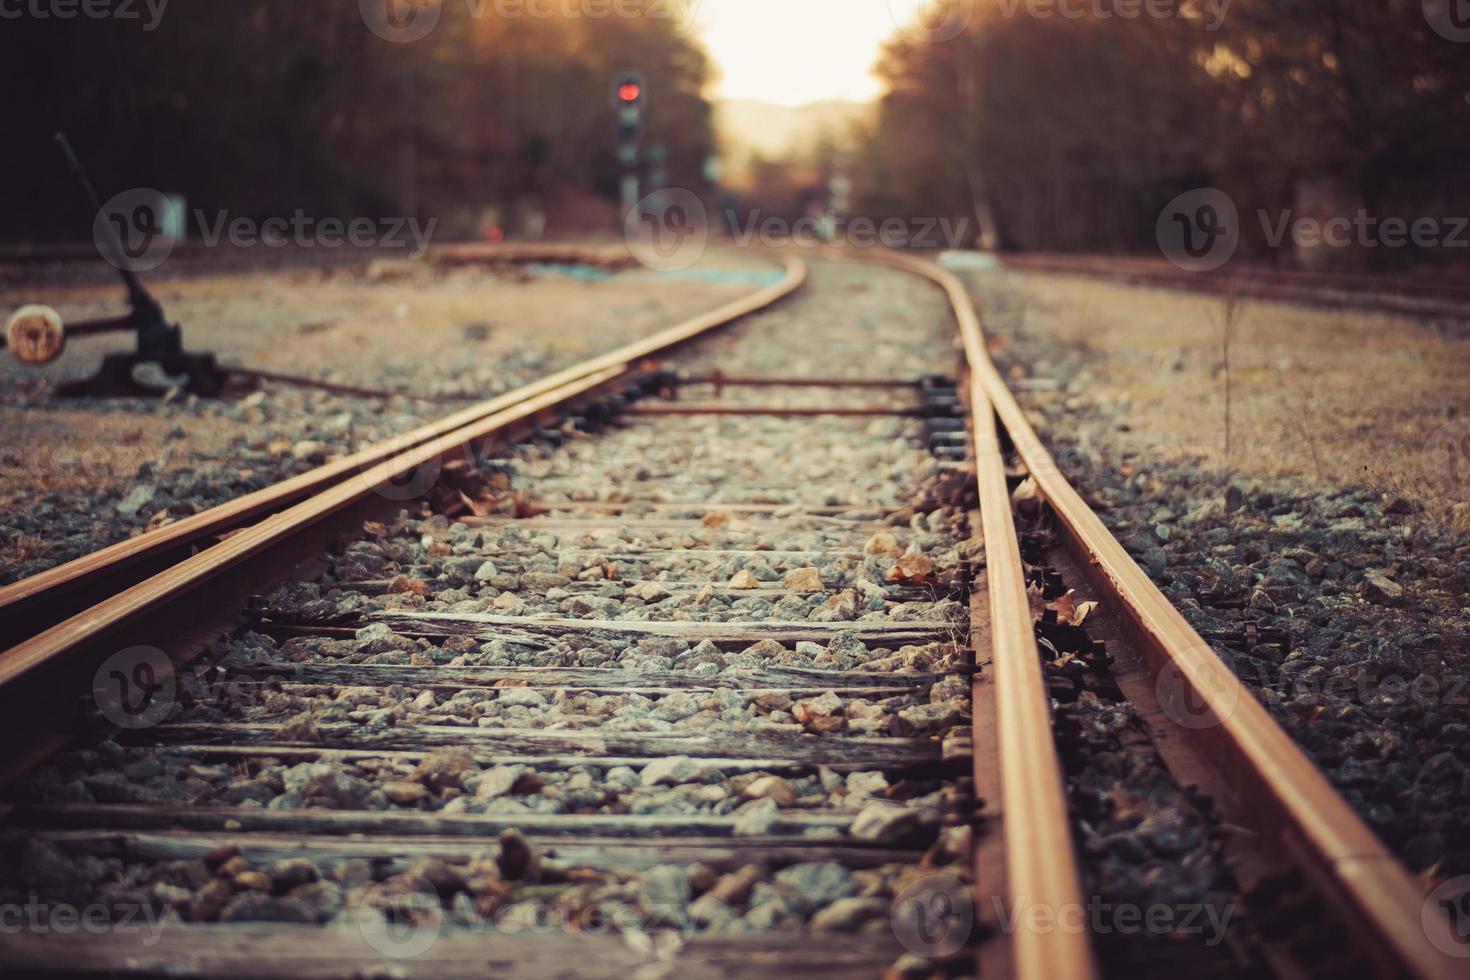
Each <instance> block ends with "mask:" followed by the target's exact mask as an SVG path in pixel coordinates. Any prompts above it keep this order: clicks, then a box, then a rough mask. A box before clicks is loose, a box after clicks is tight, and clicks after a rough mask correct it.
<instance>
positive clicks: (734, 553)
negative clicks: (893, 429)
mask: <svg viewBox="0 0 1470 980" xmlns="http://www.w3.org/2000/svg"><path fill="white" fill-rule="evenodd" d="M608 544H609V545H612V544H615V542H611V541H610V542H608ZM556 555H557V556H563V555H565V556H567V557H570V558H605V559H607V560H608V561H621V562H638V561H653V560H656V559H660V558H687V559H689V560H690V561H724V560H725V559H727V558H776V559H781V560H785V559H788V558H790V559H796V560H808V559H809V560H812V561H833V560H836V559H841V558H849V559H852V560H853V561H861V560H862V559H863V558H864V557H865V556H864V555H863V546H862V544H853V545H851V546H850V547H846V548H804V549H801V550H786V551H780V550H777V549H775V548H701V547H699V546H695V547H693V548H626V547H625V548H616V547H608V548H588V547H579V548H562V547H558V548H557V549H556ZM485 557H486V559H488V560H492V561H494V562H495V565H496V567H500V566H502V565H503V566H506V567H514V566H515V565H516V564H517V561H516V560H517V559H522V558H548V557H551V555H550V554H549V553H548V552H547V551H546V549H544V548H496V549H495V550H494V551H493V552H490V553H487V554H486V555H485Z"/></svg>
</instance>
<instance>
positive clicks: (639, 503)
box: [524, 498, 899, 523]
mask: <svg viewBox="0 0 1470 980" xmlns="http://www.w3.org/2000/svg"><path fill="white" fill-rule="evenodd" d="M524 506H525V510H526V511H528V512H530V513H536V514H541V513H555V512H567V513H585V512H588V511H594V512H597V511H601V512H606V513H622V512H624V511H629V510H634V511H643V510H650V511H654V512H658V513H676V514H677V513H690V514H705V513H716V514H718V513H727V514H774V513H776V512H781V513H783V514H786V513H789V514H790V515H791V516H793V517H806V516H811V517H827V518H831V519H833V520H850V521H853V522H854V523H861V522H863V521H869V520H872V518H870V517H861V518H848V517H843V516H842V515H844V514H877V515H879V517H880V518H881V517H884V516H887V515H889V514H896V513H899V511H898V509H897V508H894V507H889V506H878V507H857V506H851V505H846V504H844V505H841V506H828V505H822V506H810V507H809V506H806V505H804V504H799V503H795V504H794V503H771V502H757V501H750V500H735V501H728V502H721V501H717V500H650V499H648V498H630V499H627V500H534V501H530V502H528V503H527V504H525V505H524Z"/></svg>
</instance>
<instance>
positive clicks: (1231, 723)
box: [877, 254, 1464, 978]
mask: <svg viewBox="0 0 1470 980" xmlns="http://www.w3.org/2000/svg"><path fill="white" fill-rule="evenodd" d="M877 258H878V260H879V261H882V262H884V263H886V264H889V265H892V266H896V267H899V268H903V269H907V270H908V271H910V272H914V273H916V274H918V275H921V276H924V277H925V278H928V279H930V280H931V281H933V282H934V283H936V284H937V285H939V286H940V287H941V288H942V289H944V291H945V292H946V293H947V294H948V296H949V299H950V302H951V304H952V305H953V307H954V309H955V313H956V316H957V317H958V318H959V320H960V325H961V330H962V332H963V334H964V336H965V349H966V354H967V356H968V357H969V359H970V368H971V371H972V372H973V376H974V379H975V386H976V388H977V389H978V390H979V391H980V392H982V393H983V395H984V397H985V399H986V400H987V401H988V403H989V404H990V405H992V406H994V409H995V412H996V414H997V415H998V417H999V419H1000V422H1001V425H1002V427H1003V428H1004V430H1005V432H1006V433H1007V435H1009V437H1010V440H1011V443H1012V445H1013V446H1014V448H1015V450H1016V452H1017V454H1018V455H1019V456H1020V458H1021V461H1022V462H1023V463H1024V464H1025V465H1026V468H1027V469H1028V470H1029V471H1030V474H1031V476H1032V477H1033V478H1034V479H1035V480H1036V483H1037V486H1038V489H1039V490H1040V493H1041V495H1042V496H1043V497H1044V498H1045V500H1046V501H1047V503H1048V504H1049V505H1050V506H1051V509H1052V511H1053V512H1054V513H1055V515H1056V517H1057V520H1058V521H1059V522H1060V525H1061V530H1062V532H1063V534H1062V536H1063V538H1064V539H1065V544H1066V546H1067V547H1068V550H1070V551H1072V552H1073V554H1074V557H1075V558H1076V560H1077V563H1078V565H1079V566H1080V567H1082V568H1084V569H1086V570H1087V574H1088V575H1089V577H1090V580H1091V584H1092V586H1093V587H1094V588H1095V589H1096V590H1097V591H1098V594H1099V595H1101V596H1102V597H1103V598H1104V606H1105V608H1106V609H1107V610H1108V612H1109V613H1111V614H1112V615H1113V617H1114V618H1115V619H1116V620H1117V622H1118V623H1119V625H1120V626H1121V627H1122V628H1123V630H1124V632H1125V635H1127V637H1128V639H1129V640H1130V641H1131V642H1133V643H1134V644H1135V645H1136V646H1137V648H1138V649H1139V650H1140V651H1141V652H1142V653H1143V655H1144V657H1145V659H1146V660H1147V662H1148V664H1149V666H1150V668H1151V670H1152V671H1153V672H1154V674H1155V676H1156V677H1158V676H1159V675H1160V674H1161V673H1162V672H1167V673H1165V674H1164V677H1165V681H1166V683H1167V684H1168V685H1169V686H1170V687H1171V688H1177V690H1178V693H1179V695H1180V696H1181V697H1184V698H1189V699H1191V700H1192V702H1193V703H1194V704H1198V705H1201V706H1204V709H1205V717H1206V718H1208V719H1209V721H1210V722H1211V723H1210V724H1207V725H1204V726H1202V727H1199V728H1197V729H1195V730H1193V731H1192V732H1191V734H1192V735H1193V736H1195V737H1197V738H1198V739H1200V740H1201V741H1202V743H1203V744H1204V745H1205V746H1206V747H1207V748H1208V749H1209V751H1210V752H1211V757H1212V758H1213V759H1214V760H1216V766H1217V768H1218V771H1219V772H1220V775H1221V776H1222V778H1223V779H1224V780H1225V782H1226V783H1227V784H1228V785H1229V786H1230V787H1231V788H1232V789H1233V790H1234V791H1235V792H1236V793H1237V794H1239V796H1240V798H1241V800H1242V803H1243V808H1242V809H1243V813H1244V815H1245V816H1246V818H1248V819H1250V820H1251V822H1252V824H1253V826H1252V828H1251V829H1253V830H1255V831H1257V832H1258V833H1260V834H1261V835H1262V836H1263V837H1264V838H1265V839H1267V840H1271V841H1274V842H1275V843H1276V844H1277V846H1278V847H1280V848H1281V849H1282V851H1283V852H1284V853H1287V854H1290V855H1291V856H1293V857H1294V858H1295V859H1296V860H1297V861H1298V862H1299V863H1300V865H1301V867H1302V868H1303V870H1304V871H1305V872H1306V873H1307V875H1308V877H1309V879H1310V880H1311V881H1312V883H1313V885H1314V886H1315V888H1316V889H1317V891H1318V892H1319V893H1320V894H1324V895H1326V896H1328V897H1329V898H1330V899H1331V900H1332V909H1333V911H1335V912H1337V913H1338V914H1340V915H1343V916H1344V917H1345V918H1346V919H1347V924H1348V925H1349V926H1350V927H1351V928H1352V930H1353V931H1352V932H1351V933H1350V935H1351V936H1352V937H1354V938H1355V939H1356V940H1358V941H1359V943H1360V944H1361V945H1362V946H1363V948H1364V950H1365V951H1366V952H1367V953H1368V954H1369V956H1370V957H1371V959H1372V965H1373V967H1374V969H1375V972H1376V973H1377V974H1378V975H1381V976H1413V977H1421V978H1431V977H1451V976H1463V972H1462V970H1463V965H1464V964H1463V961H1457V960H1454V959H1452V958H1451V957H1450V956H1449V955H1448V954H1446V953H1443V952H1441V950H1444V949H1453V948H1455V943H1454V939H1453V936H1452V935H1451V926H1450V923H1449V920H1448V919H1447V918H1445V917H1443V916H1441V915H1438V914H1435V913H1425V912H1424V901H1425V897H1426V894H1427V891H1428V889H1427V888H1426V887H1422V886H1421V885H1420V884H1418V883H1416V881H1415V879H1414V878H1413V877H1411V875H1410V874H1409V872H1408V871H1407V870H1406V869H1405V868H1404V867H1403V866H1402V865H1401V864H1400V863H1399V862H1398V861H1397V860H1396V859H1395V858H1394V856H1393V854H1392V853H1391V852H1390V851H1389V850H1388V848H1387V847H1386V846H1385V845H1384V844H1383V842H1382V841H1380V840H1379V839H1378V838H1377V836H1375V835H1374V834H1373V832H1372V831H1371V830H1370V829H1369V828H1368V826H1367V825H1366V824H1365V823H1363V821H1362V820H1361V819H1360V818H1359V817H1358V815H1357V814H1356V813H1354V812H1353V810H1352V808H1351V807H1350V806H1349V805H1348V804H1347V802H1346V801H1345V800H1344V799H1343V798H1342V797H1341V796H1340V795H1338V793H1337V791H1336V790H1335V789H1334V788H1333V787H1332V784H1331V783H1330V782H1328V780H1327V778H1326V777H1325V776H1323V775H1322V773H1321V772H1320V771H1319V770H1318V769H1317V767H1316V766H1315V765H1314V764H1313V763H1312V762H1311V760H1310V759H1308V758H1307V756H1306V754H1305V753H1303V752H1302V750H1301V749H1300V748H1298V747H1297V745H1296V743H1295V742H1293V741H1292V739H1291V737H1290V736H1289V735H1288V734H1287V733H1286V732H1285V730H1283V729H1282V728H1281V726H1280V725H1278V724H1277V723H1276V722H1275V720H1273V719H1272V718H1271V716H1270V714H1268V713H1267V711H1266V710H1265V708H1263V707H1262V706H1261V705H1260V704H1259V703H1258V702H1257V701H1256V700H1255V698H1254V697H1252V696H1251V694H1250V692H1249V691H1247V690H1246V688H1245V686H1244V685H1242V684H1241V683H1240V681H1239V680H1238V679H1237V678H1236V677H1235V675H1234V674H1233V673H1232V672H1231V670H1230V669H1229V667H1227V666H1226V665H1225V663H1224V662H1223V661H1222V660H1221V659H1220V658H1219V656H1218V655H1217V654H1216V653H1215V652H1214V650H1213V649H1212V648H1211V647H1210V645H1209V644H1208V643H1207V642H1206V641H1205V640H1204V639H1203V638H1202V637H1201V636H1200V635H1199V633H1197V632H1196V631H1195V630H1194V628H1193V627H1191V626H1190V625H1189V623H1188V621H1186V620H1185V619H1184V617H1183V616H1182V615H1181V614H1180V613H1179V611H1178V610H1176V609H1175V608H1174V606H1173V604H1172V603H1170V602H1169V600H1168V598H1167V597H1166V596H1165V595H1164V594H1163V592H1161V591H1160V590H1159V588H1158V587H1157V586H1156V585H1154V583H1153V582H1152V581H1151V580H1150V579H1149V578H1148V575H1147V574H1146V573H1145V572H1144V571H1143V569H1141V568H1140V567H1139V566H1138V564H1137V563H1136V562H1135V561H1134V560H1133V558H1132V557H1131V556H1130V555H1129V554H1128V552H1127V551H1126V550H1125V549H1124V548H1123V546H1122V545H1121V544H1120V543H1119V542H1118V540H1117V538H1116V537H1114V536H1113V534H1112V532H1110V531H1109V530H1108V529H1107V527H1106V525H1104V524H1103V522H1102V520H1101V519H1100V518H1099V517H1098V516H1097V514H1096V513H1094V511H1093V510H1092V508H1091V507H1089V506H1088V505H1087V503H1086V501H1084V500H1083V499H1082V497H1081V495H1080V494H1078V493H1077V491H1076V490H1075V489H1073V487H1072V486H1071V484H1070V483H1068V481H1067V479H1066V477H1065V476H1064V475H1063V474H1062V473H1061V471H1060V470H1059V469H1058V468H1057V465H1056V462H1055V460H1054V459H1053V458H1052V456H1051V454H1050V453H1049V452H1048V451H1047V449H1046V447H1045V446H1044V445H1043V444H1042V442H1041V440H1040V438H1038V437H1037V435H1036V432H1035V430H1034V429H1033V428H1032V427H1031V424H1030V422H1029V421H1028V420H1027V418H1026V415H1025V412H1024V411H1023V410H1022V408H1021V405H1020V403H1019V402H1018V401H1017V400H1016V398H1015V396H1014V395H1013V394H1012V393H1011V391H1010V389H1009V387H1008V386H1007V385H1006V382H1005V379H1004V377H1002V375H1001V373H1000V372H999V370H997V368H996V367H995V365H994V364H993V363H992V362H991V360H990V358H989V356H988V355H987V354H986V352H985V347H984V343H983V335H982V334H981V332H980V321H979V316H978V314H977V313H976V311H975V305H974V302H973V300H972V299H971V298H970V295H969V292H968V291H967V290H966V288H965V286H964V284H963V283H962V282H961V281H960V280H959V279H958V277H956V276H955V275H953V274H952V273H950V272H948V271H946V270H944V269H941V268H939V267H938V266H936V265H933V264H932V263H929V262H924V261H919V260H916V259H912V258H909V257H907V256H900V255H888V254H884V255H882V256H878V257H877ZM980 428H983V425H982V426H980ZM978 443H979V439H978V438H977V445H978ZM991 544H992V542H991V541H990V540H989V539H988V535H987V541H986V545H987V554H988V552H989V548H990V545H991ZM992 615H994V612H993V613H992ZM997 659H999V658H998V657H997ZM1000 697H1001V698H1002V699H1004V697H1005V694H1004V692H1003V691H1002V692H1000ZM1002 703H1003V702H1002ZM1003 750H1004V746H1003ZM1006 809H1007V811H1008V812H1014V811H1013V810H1012V808H1011V807H1009V806H1007V808H1006ZM1030 816H1031V814H1030V813H1029V812H1028V813H1027V817H1028V818H1029V817H1030ZM1013 822H1017V821H1012V820H1007V821H1006V824H1007V829H1008V831H1009V825H1010V824H1011V823H1013ZM1051 846H1052V847H1053V848H1054V847H1055V843H1054V842H1053V844H1052V845H1051ZM1013 873H1014V872H1013ZM1012 889H1013V891H1014V890H1015V882H1014V881H1012Z"/></svg>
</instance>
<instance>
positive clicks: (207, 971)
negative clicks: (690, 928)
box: [0, 922, 904, 980]
mask: <svg viewBox="0 0 1470 980" xmlns="http://www.w3.org/2000/svg"><path fill="white" fill-rule="evenodd" d="M527 931H528V932H529V930H527ZM369 935H370V931H369V930H365V929H358V928H353V927H351V926H348V927H344V928H316V927H312V926H299V925H284V924H279V923H267V924H254V923H252V924H244V923H240V924H231V925H184V924H183V923H178V922H170V923H169V924H168V927H167V928H166V929H163V930H162V931H161V932H158V933H156V934H155V933H154V932H153V931H151V930H150V929H148V928H146V926H145V927H142V928H139V929H137V930H126V931H125V930H120V929H114V930H108V931H105V932H102V933H97V934H93V933H90V932H88V931H86V930H81V931H78V932H75V933H71V934H68V935H65V936H62V935H58V934H53V933H37V932H27V931H21V932H15V933H12V932H10V931H9V930H6V931H4V932H0V962H3V963H4V964H5V968H6V970H7V971H13V972H14V973H15V975H18V976H36V975H42V974H47V973H65V974H70V975H77V974H82V975H86V974H99V975H105V976H120V975H121V976H143V975H153V976H157V975H185V974H187V975H190V976H198V977H240V976H251V977H258V978H262V980H275V978H287V980H314V978H322V980H335V978H339V977H344V976H358V977H364V976H392V977H397V978H402V980H419V978H423V980H459V978H464V980H480V978H483V977H517V978H529V980H541V978H548V980H549V978H562V980H565V978H566V977H569V976H578V975H580V976H607V977H654V976H658V977H663V976H677V977H680V978H706V977H708V978H712V980H714V978H719V980H723V978H727V977H733V978H750V980H768V978H770V977H773V976H788V975H789V976H801V977H833V978H838V977H844V978H845V977H856V976H864V977H877V976H881V975H882V974H883V972H884V970H885V968H886V967H887V966H888V964H890V963H892V962H893V961H894V960H896V959H897V958H898V957H899V956H901V955H903V953H904V949H903V947H902V946H900V945H899V943H898V942H897V940H895V939H894V938H893V937H892V936H890V935H877V936H870V935H860V936H850V935H844V936H841V937H824V938H822V939H819V940H818V939H814V938H813V937H812V936H809V935H802V934H794V933H767V934H758V933H757V934H746V935H739V936H701V935H684V936H680V935H678V934H675V933H668V934H666V936H667V939H666V940H663V941H660V942H659V943H658V944H657V946H656V947H655V945H654V944H653V943H646V942H643V943H640V942H634V941H631V940H630V939H629V938H628V937H625V936H622V935H619V934H614V933H606V932H605V933H585V932H570V931H566V932H557V933H555V934H552V935H541V934H532V935H526V934H518V933H517V932H516V931H515V930H514V927H513V926H512V927H504V926H502V927H500V928H496V927H492V926H488V925H487V926H485V927H483V928H480V929H465V928H462V927H454V926H449V925H445V926H444V928H443V930H442V932H440V933H439V934H438V935H437V936H436V938H435V939H434V940H433V941H432V943H430V944H429V947H428V949H427V950H425V951H423V952H421V953H419V954H418V955H416V956H405V955H402V954H400V955H399V956H398V957H393V956H390V955H388V954H385V953H384V952H382V951H380V948H381V949H387V950H388V951H389V953H391V952H392V950H393V947H391V946H386V945H384V944H383V943H382V942H381V941H379V943H378V945H377V946H374V945H373V944H372V943H371V942H370V941H369ZM656 949H657V950H659V951H657V952H656V951H655V950H656ZM650 971H652V972H650Z"/></svg>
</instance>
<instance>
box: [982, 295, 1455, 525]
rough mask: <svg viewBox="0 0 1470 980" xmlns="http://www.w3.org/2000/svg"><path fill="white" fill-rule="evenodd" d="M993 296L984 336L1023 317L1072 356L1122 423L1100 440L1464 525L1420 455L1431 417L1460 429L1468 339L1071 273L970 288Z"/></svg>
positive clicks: (1451, 494) (1362, 317) (1435, 423)
mask: <svg viewBox="0 0 1470 980" xmlns="http://www.w3.org/2000/svg"><path fill="white" fill-rule="evenodd" d="M992 289H996V290H998V291H999V294H1000V297H1001V299H1002V300H1003V302H1002V303H1001V306H1002V308H1003V310H1002V313H1003V315H1001V316H998V317H993V318H992V329H993V330H994V331H996V332H998V333H1001V334H1005V333H1007V331H1008V329H1009V328H1008V324H1011V323H1020V322H1024V324H1025V326H1024V329H1025V331H1026V333H1027V334H1029V335H1032V336H1035V337H1038V338H1045V339H1046V342H1047V343H1048V344H1053V345H1056V344H1059V345H1061V347H1062V349H1070V350H1071V351H1073V352H1076V353H1080V354H1081V355H1082V359H1083V363H1084V364H1086V365H1087V367H1086V368H1085V369H1084V370H1083V372H1082V373H1081V375H1080V376H1079V377H1077V378H1076V379H1073V383H1074V386H1077V385H1081V386H1093V385H1096V386H1100V388H1101V389H1102V390H1103V391H1104V392H1105V393H1106V394H1105V397H1107V398H1111V399H1113V400H1114V402H1115V406H1116V408H1117V409H1118V415H1119V417H1120V418H1122V419H1125V420H1126V425H1127V431H1116V432H1112V433H1109V436H1108V437H1109V438H1110V439H1112V440H1115V441H1116V444H1117V448H1119V449H1122V450H1129V451H1135V452H1139V453H1141V454H1143V455H1144V457H1145V458H1148V456H1149V455H1150V454H1160V453H1161V454H1164V455H1165V456H1167V457H1196V458H1198V459H1200V460H1201V461H1202V462H1203V463H1204V465H1207V466H1211V467H1213V468H1216V469H1219V470H1221V471H1222V472H1231V471H1233V472H1235V473H1238V474H1240V475H1242V476H1261V477H1283V476H1284V477H1292V478H1297V479H1299V480H1301V481H1302V482H1304V483H1305V484H1307V485H1312V486H1319V487H1323V488H1330V487H1337V486H1344V485H1351V484H1359V485H1364V484H1366V485H1368V486H1372V487H1376V488H1379V489H1381V490H1383V491H1384V492H1386V493H1393V494H1398V495H1402V496H1404V497H1407V498H1409V499H1411V500H1414V501H1417V502H1419V503H1422V504H1424V505H1425V506H1426V508H1427V509H1429V510H1430V511H1431V512H1432V513H1433V514H1435V515H1437V516H1438V517H1440V518H1442V519H1446V520H1450V521H1453V522H1454V523H1456V524H1458V525H1460V526H1467V525H1470V487H1467V486H1466V485H1465V484H1463V483H1457V482H1456V481H1452V480H1446V479H1444V478H1443V477H1442V476H1441V477H1439V478H1435V476H1434V474H1435V473H1436V472H1439V473H1441V474H1442V473H1443V471H1444V467H1443V461H1436V460H1435V459H1434V458H1432V453H1431V451H1430V444H1431V440H1432V438H1433V436H1434V435H1435V433H1436V432H1438V431H1440V430H1441V429H1442V428H1443V427H1444V426H1446V425H1465V424H1470V423H1467V420H1466V418H1465V413H1466V410H1467V409H1470V340H1466V339H1457V338H1456V337H1455V336H1453V335H1452V334H1451V333H1449V332H1445V331H1439V330H1436V329H1435V327H1434V325H1433V324H1428V323H1425V322H1423V321H1420V320H1415V319H1410V318H1405V317H1397V316H1389V315H1385V314H1377V313H1363V312H1354V311H1342V310H1327V309H1316V308H1308V307H1300V306H1294V305H1288V304H1280V303H1264V302H1257V301H1243V302H1241V303H1240V304H1239V306H1238V308H1235V309H1233V310H1232V309H1231V300H1229V299H1222V298H1220V297H1207V296H1200V295H1195V294H1189V293H1180V292H1169V291H1163V290H1151V289H1137V288H1130V287H1125V286H1117V285H1113V284H1109V283H1103V282H1099V281H1097V280H1091V279H1082V278H1069V277H1055V276H1034V275H1032V276H1027V275H996V276H991V277H987V281H986V282H984V283H982V296H984V295H985V294H986V293H988V292H990V291H991V290H992ZM1225 341H1228V346H1226V347H1225V348H1224V349H1223V350H1222V342H1225ZM1227 364H1228V370H1227ZM1030 367H1031V370H1032V372H1033V373H1035V374H1037V375H1040V376H1046V375H1048V374H1049V373H1050V371H1049V368H1048V366H1047V365H1031V366H1030ZM1467 434H1470V431H1467ZM1437 462H1438V464H1439V465H1436V463H1437ZM1461 462H1462V464H1463V465H1462V466H1461V467H1460V468H1461V470H1462V471H1470V460H1465V461H1461Z"/></svg>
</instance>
